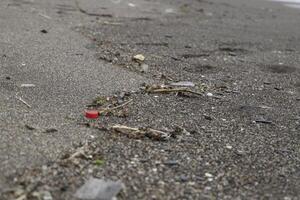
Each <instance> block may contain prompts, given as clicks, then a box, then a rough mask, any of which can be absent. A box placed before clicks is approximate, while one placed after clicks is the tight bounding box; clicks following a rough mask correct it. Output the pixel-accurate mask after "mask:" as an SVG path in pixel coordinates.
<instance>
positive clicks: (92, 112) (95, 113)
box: [85, 110, 99, 119]
mask: <svg viewBox="0 0 300 200" xmlns="http://www.w3.org/2000/svg"><path fill="white" fill-rule="evenodd" d="M85 117H86V118H88V119H97V118H98V117H99V112H98V111H97V110H86V111H85Z"/></svg>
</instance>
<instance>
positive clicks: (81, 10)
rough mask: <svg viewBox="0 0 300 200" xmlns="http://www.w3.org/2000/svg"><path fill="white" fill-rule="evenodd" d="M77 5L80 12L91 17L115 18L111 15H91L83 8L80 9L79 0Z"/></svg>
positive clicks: (76, 1) (76, 2) (76, 0)
mask: <svg viewBox="0 0 300 200" xmlns="http://www.w3.org/2000/svg"><path fill="white" fill-rule="evenodd" d="M75 5H76V7H77V9H78V11H79V12H81V13H83V14H86V15H89V16H94V17H113V16H112V15H111V14H98V13H90V12H88V11H86V10H84V9H83V8H81V7H80V5H79V2H78V0H75Z"/></svg>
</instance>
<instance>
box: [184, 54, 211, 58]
mask: <svg viewBox="0 0 300 200" xmlns="http://www.w3.org/2000/svg"><path fill="white" fill-rule="evenodd" d="M208 56H210V55H209V53H202V54H183V55H182V57H183V58H185V59H188V58H201V57H208Z"/></svg>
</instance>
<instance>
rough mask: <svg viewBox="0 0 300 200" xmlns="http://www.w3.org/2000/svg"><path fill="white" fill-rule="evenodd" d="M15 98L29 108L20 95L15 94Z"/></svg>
mask: <svg viewBox="0 0 300 200" xmlns="http://www.w3.org/2000/svg"><path fill="white" fill-rule="evenodd" d="M16 99H18V100H19V101H21V102H22V103H23V104H25V105H26V106H27V107H28V108H31V106H30V105H29V104H28V103H27V102H26V101H24V100H23V99H22V98H21V97H19V96H16Z"/></svg>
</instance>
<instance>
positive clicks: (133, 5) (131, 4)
mask: <svg viewBox="0 0 300 200" xmlns="http://www.w3.org/2000/svg"><path fill="white" fill-rule="evenodd" d="M128 6H130V7H135V6H136V5H135V4H133V3H128Z"/></svg>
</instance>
